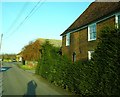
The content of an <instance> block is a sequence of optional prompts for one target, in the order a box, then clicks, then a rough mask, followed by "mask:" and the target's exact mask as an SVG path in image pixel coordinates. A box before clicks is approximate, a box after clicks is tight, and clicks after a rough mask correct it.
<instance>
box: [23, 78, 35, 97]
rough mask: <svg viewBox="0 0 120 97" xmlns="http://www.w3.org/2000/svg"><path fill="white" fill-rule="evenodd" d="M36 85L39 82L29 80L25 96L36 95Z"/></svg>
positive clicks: (33, 96)
mask: <svg viewBox="0 0 120 97" xmlns="http://www.w3.org/2000/svg"><path fill="white" fill-rule="evenodd" d="M36 87H37V84H36V82H35V81H34V80H31V81H29V82H28V84H27V92H26V94H24V96H23V97H29V96H32V97H36Z"/></svg>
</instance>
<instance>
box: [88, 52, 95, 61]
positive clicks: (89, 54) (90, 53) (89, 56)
mask: <svg viewBox="0 0 120 97" xmlns="http://www.w3.org/2000/svg"><path fill="white" fill-rule="evenodd" d="M93 53H94V51H88V60H91V58H92V54H93Z"/></svg>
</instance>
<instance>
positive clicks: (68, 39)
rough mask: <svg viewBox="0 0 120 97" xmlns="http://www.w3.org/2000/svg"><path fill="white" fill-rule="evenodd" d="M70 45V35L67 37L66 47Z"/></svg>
mask: <svg viewBox="0 0 120 97" xmlns="http://www.w3.org/2000/svg"><path fill="white" fill-rule="evenodd" d="M69 45H70V33H68V34H67V35H66V46H69Z"/></svg>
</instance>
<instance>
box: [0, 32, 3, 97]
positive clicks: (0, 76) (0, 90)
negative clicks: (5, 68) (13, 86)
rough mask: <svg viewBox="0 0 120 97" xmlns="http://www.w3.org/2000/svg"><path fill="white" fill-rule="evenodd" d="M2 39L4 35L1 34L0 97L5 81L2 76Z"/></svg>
mask: <svg viewBox="0 0 120 97" xmlns="http://www.w3.org/2000/svg"><path fill="white" fill-rule="evenodd" d="M2 38H3V34H1V41H0V53H1V59H0V61H1V62H0V97H1V96H2V80H3V76H2Z"/></svg>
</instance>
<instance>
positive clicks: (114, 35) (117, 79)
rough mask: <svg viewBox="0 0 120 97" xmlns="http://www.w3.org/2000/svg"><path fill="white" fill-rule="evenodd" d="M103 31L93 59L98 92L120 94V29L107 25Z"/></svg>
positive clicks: (101, 93)
mask: <svg viewBox="0 0 120 97" xmlns="http://www.w3.org/2000/svg"><path fill="white" fill-rule="evenodd" d="M101 32H102V33H101V38H100V40H99V43H98V46H97V49H96V51H95V53H94V55H93V59H92V62H93V65H95V66H96V67H97V68H96V69H97V74H98V75H97V77H96V78H97V82H96V83H97V84H96V87H97V88H96V90H97V92H96V93H97V94H99V95H120V92H119V91H120V84H119V83H120V72H119V70H120V61H119V59H120V29H115V28H110V27H106V28H104V29H103V30H102V31H101Z"/></svg>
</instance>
